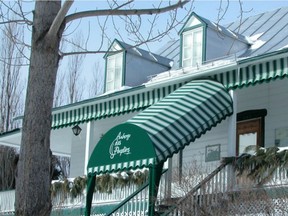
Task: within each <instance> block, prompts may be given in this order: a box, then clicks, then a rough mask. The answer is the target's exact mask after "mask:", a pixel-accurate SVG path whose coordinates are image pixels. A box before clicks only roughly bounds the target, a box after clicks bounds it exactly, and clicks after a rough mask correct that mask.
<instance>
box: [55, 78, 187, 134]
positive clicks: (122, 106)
mask: <svg viewBox="0 0 288 216" xmlns="http://www.w3.org/2000/svg"><path fill="white" fill-rule="evenodd" d="M183 84H184V83H177V84H173V85H169V86H164V87H160V88H153V89H148V88H143V89H142V88H139V91H137V89H138V88H137V89H136V90H135V93H134V94H129V95H125V96H122V97H118V96H117V94H112V95H107V96H104V97H100V98H99V100H95V102H94V103H92V104H91V105H83V106H76V107H75V108H74V109H73V108H72V109H70V110H66V111H63V112H59V113H53V115H52V128H53V129H57V128H62V127H68V126H72V125H75V124H81V123H85V122H88V121H91V120H97V119H102V118H107V117H111V116H116V115H122V114H125V113H129V112H135V111H141V110H144V109H146V108H147V107H149V106H151V105H152V104H154V103H156V102H157V101H159V100H161V99H162V98H164V97H165V96H166V95H168V94H169V93H171V92H172V91H175V90H176V89H177V88H179V87H180V86H182V85H183ZM123 92H124V91H123ZM100 99H101V100H100Z"/></svg>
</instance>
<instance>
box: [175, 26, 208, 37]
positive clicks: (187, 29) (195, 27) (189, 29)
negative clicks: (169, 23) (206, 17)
mask: <svg viewBox="0 0 288 216" xmlns="http://www.w3.org/2000/svg"><path fill="white" fill-rule="evenodd" d="M205 26H206V24H198V25H195V26H191V27H189V28H185V30H183V31H182V33H181V34H182V35H183V33H185V32H188V31H192V30H194V29H197V28H201V27H205Z"/></svg>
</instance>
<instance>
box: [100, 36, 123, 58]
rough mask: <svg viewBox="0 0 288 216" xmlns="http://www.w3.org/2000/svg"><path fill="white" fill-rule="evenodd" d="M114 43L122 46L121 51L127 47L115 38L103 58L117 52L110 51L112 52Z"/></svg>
mask: <svg viewBox="0 0 288 216" xmlns="http://www.w3.org/2000/svg"><path fill="white" fill-rule="evenodd" d="M114 43H117V44H118V45H119V46H120V47H121V49H122V50H121V51H120V50H119V52H122V51H124V50H125V48H124V47H123V46H122V44H121V43H120V42H119V40H117V39H114V41H113V42H112V43H111V44H110V46H109V48H108V51H107V52H106V54H105V55H104V56H103V58H105V59H106V58H107V57H108V56H110V55H114V54H115V53H112V54H111V53H109V52H110V49H111V48H112V47H113V45H114Z"/></svg>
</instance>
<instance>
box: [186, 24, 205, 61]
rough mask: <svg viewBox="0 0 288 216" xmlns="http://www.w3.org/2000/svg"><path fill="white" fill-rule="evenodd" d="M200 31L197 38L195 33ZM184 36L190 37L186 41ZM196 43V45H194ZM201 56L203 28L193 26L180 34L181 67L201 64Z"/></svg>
mask: <svg viewBox="0 0 288 216" xmlns="http://www.w3.org/2000/svg"><path fill="white" fill-rule="evenodd" d="M198 33H200V35H199V36H198V38H197V37H196V34H198ZM186 37H191V38H190V40H189V41H188V44H187V43H186V42H187V40H186ZM195 44H196V45H195ZM202 56H203V28H202V27H199V28H195V29H192V30H189V31H186V32H183V35H182V67H196V66H197V65H201V64H202Z"/></svg>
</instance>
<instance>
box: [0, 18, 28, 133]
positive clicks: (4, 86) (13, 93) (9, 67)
mask: <svg viewBox="0 0 288 216" xmlns="http://www.w3.org/2000/svg"><path fill="white" fill-rule="evenodd" d="M22 37H23V29H22V28H20V27H18V26H17V25H16V23H7V24H5V25H4V26H2V28H1V53H0V55H1V56H0V76H1V80H0V116H1V118H0V132H4V131H8V130H11V129H13V128H14V125H13V121H12V120H13V117H15V115H19V114H21V113H22V111H23V101H24V100H23V97H22V92H23V90H24V85H23V77H21V74H20V69H21V66H22V65H23V56H22V54H23V51H24V46H23V45H21V44H17V42H16V40H22Z"/></svg>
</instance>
